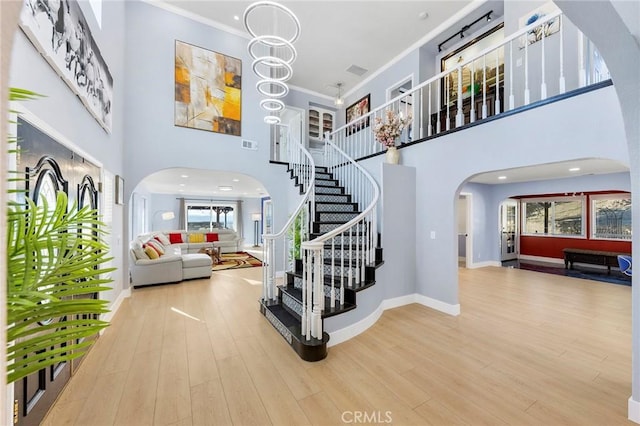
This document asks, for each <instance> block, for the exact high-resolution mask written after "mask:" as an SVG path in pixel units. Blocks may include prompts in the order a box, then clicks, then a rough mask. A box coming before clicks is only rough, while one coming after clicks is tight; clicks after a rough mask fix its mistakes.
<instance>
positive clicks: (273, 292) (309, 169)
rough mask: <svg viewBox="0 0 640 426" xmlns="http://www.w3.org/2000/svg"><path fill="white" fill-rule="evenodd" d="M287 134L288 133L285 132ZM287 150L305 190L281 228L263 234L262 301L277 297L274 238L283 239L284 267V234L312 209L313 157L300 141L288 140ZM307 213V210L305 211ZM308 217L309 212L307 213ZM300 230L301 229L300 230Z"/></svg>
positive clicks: (285, 242)
mask: <svg viewBox="0 0 640 426" xmlns="http://www.w3.org/2000/svg"><path fill="white" fill-rule="evenodd" d="M287 135H288V133H287ZM288 150H289V155H288V157H289V169H290V170H292V172H293V175H294V176H295V177H297V178H298V180H299V183H302V184H303V185H305V186H306V191H305V193H304V196H303V197H302V198H301V199H300V202H299V203H298V205H297V207H296V209H295V210H294V212H293V214H291V216H290V217H289V220H287V223H285V225H284V226H283V227H282V229H281V230H280V231H279V232H277V233H274V234H263V236H262V238H263V241H264V245H263V268H262V273H263V279H262V299H263V300H264V301H268V300H276V299H277V284H276V270H275V266H276V262H275V255H276V250H275V246H276V240H278V239H282V240H283V259H284V260H283V264H284V266H285V268H286V264H287V253H288V250H287V241H286V238H285V237H286V236H287V234H288V232H289V230H290V229H291V228H292V227H293V226H294V224H295V221H296V218H297V217H298V215H299V214H301V212H303V211H304V210H305V208H310V209H311V212H310V213H313V211H314V187H315V179H316V171H315V168H316V167H315V162H314V160H313V157H312V156H311V154H310V153H309V151H307V150H306V149H305V147H304V146H303V145H302V144H301V143H300V142H293V143H292V142H291V140H289V143H288ZM307 213H309V212H307ZM309 217H311V216H310V214H309ZM307 230H308V227H307ZM300 232H302V231H300Z"/></svg>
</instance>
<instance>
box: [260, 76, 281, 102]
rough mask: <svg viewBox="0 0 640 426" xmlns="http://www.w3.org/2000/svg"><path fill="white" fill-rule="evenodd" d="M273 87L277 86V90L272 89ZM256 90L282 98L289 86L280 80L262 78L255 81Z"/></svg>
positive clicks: (272, 96)
mask: <svg viewBox="0 0 640 426" xmlns="http://www.w3.org/2000/svg"><path fill="white" fill-rule="evenodd" d="M274 88H279V89H280V90H279V91H277V92H276V91H274V90H273V89H274ZM256 90H258V92H260V93H261V94H263V95H265V96H268V97H271V98H284V97H285V96H287V95H288V94H289V86H287V85H286V84H285V83H283V82H282V81H277V80H271V79H264V80H260V81H258V82H257V83H256Z"/></svg>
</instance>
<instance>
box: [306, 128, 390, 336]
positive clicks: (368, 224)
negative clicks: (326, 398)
mask: <svg viewBox="0 0 640 426" xmlns="http://www.w3.org/2000/svg"><path fill="white" fill-rule="evenodd" d="M325 159H326V161H327V164H328V166H327V167H328V170H329V171H331V173H332V174H333V177H334V179H337V180H338V181H339V182H340V184H341V185H342V186H343V187H344V188H345V189H347V190H348V191H349V194H350V195H351V196H355V197H358V200H357V201H360V202H361V203H362V204H363V205H364V203H367V205H366V207H365V208H364V209H363V211H362V212H360V213H358V214H357V215H356V216H355V217H354V218H352V219H351V220H349V221H348V222H346V223H344V224H342V225H339V226H337V227H336V228H335V229H331V230H328V231H327V232H325V233H324V234H323V235H320V236H318V237H316V238H314V239H313V240H310V241H306V242H303V243H302V252H303V255H302V258H303V274H302V289H303V309H304V310H303V316H302V318H303V321H302V334H303V335H304V336H305V337H306V339H307V340H309V339H311V338H315V339H322V336H323V330H322V312H323V311H324V309H325V284H326V285H327V286H329V294H328V296H329V300H330V303H331V308H334V307H335V303H336V300H338V301H339V303H340V305H344V303H345V288H346V287H352V288H353V287H354V286H357V285H359V284H360V283H362V282H364V280H365V268H366V266H367V264H370V263H371V262H372V261H373V260H374V258H375V253H374V251H375V247H376V239H377V220H376V209H375V207H376V205H377V203H378V200H379V198H380V190H379V188H378V185H377V184H376V181H375V180H374V179H373V177H372V176H371V175H370V174H369V172H367V171H366V170H365V169H364V168H363V167H362V166H360V165H359V164H358V163H357V162H356V161H355V160H354V159H353V158H351V157H350V156H349V155H347V154H346V153H345V152H344V151H343V150H342V149H340V148H339V147H338V146H336V145H335V144H334V143H333V142H331V140H329V135H328V134H327V135H325ZM349 213H353V212H349ZM321 225H322V224H321V223H320V224H319V225H318V226H321ZM318 231H319V232H323V231H322V229H318ZM345 241H346V244H345ZM354 243H355V244H354ZM329 244H330V248H329V249H325V246H326V245H329ZM354 245H355V248H354ZM336 246H337V247H336ZM325 250H328V252H329V258H330V259H331V262H330V264H326V263H325ZM338 251H339V252H340V256H339V263H337V262H338V256H337V252H338ZM345 253H348V254H347V258H346V259H345ZM336 270H338V271H339V274H338V275H339V277H336ZM327 275H328V276H329V282H326V281H325V276H327ZM337 279H339V281H340V282H339V283H338V282H336V281H337ZM336 287H337V288H338V291H339V292H340V293H339V295H338V294H336Z"/></svg>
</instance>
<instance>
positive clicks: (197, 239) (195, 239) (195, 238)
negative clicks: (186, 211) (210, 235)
mask: <svg viewBox="0 0 640 426" xmlns="http://www.w3.org/2000/svg"><path fill="white" fill-rule="evenodd" d="M189 242H190V243H204V235H202V234H189Z"/></svg>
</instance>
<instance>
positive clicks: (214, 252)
mask: <svg viewBox="0 0 640 426" xmlns="http://www.w3.org/2000/svg"><path fill="white" fill-rule="evenodd" d="M198 253H204V254H208V255H209V256H210V257H211V261H212V262H213V264H214V265H217V264H218V263H220V247H203V248H201V249H200V251H198Z"/></svg>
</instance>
